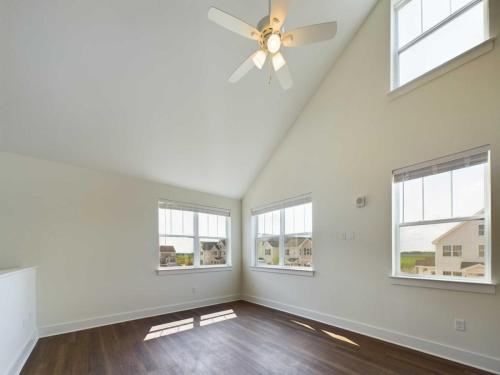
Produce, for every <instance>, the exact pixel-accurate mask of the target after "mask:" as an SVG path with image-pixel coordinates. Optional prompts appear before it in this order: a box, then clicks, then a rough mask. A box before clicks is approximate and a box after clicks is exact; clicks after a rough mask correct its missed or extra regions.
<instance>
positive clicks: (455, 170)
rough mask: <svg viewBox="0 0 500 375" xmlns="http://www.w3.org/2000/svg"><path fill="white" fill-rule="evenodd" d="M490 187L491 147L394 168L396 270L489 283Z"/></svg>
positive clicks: (426, 275) (428, 276)
mask: <svg viewBox="0 0 500 375" xmlns="http://www.w3.org/2000/svg"><path fill="white" fill-rule="evenodd" d="M489 191H490V185H489V148H487V147H481V148H478V149H474V150H471V151H467V152H464V153H460V154H455V155H451V156H448V157H444V158H442V159H439V160H433V161H430V162H427V163H422V164H419V165H415V166H412V167H408V168H402V169H399V170H396V171H394V172H393V223H394V229H393V236H394V242H393V243H394V255H393V260H394V262H393V274H394V275H395V276H399V275H411V276H419V277H424V278H439V277H441V278H442V277H443V276H447V277H461V278H473V279H485V280H486V281H490V277H491V273H490V269H491V265H490V240H489V230H488V228H489V225H490V224H489V212H490V199H489ZM478 249H480V250H482V251H479V254H481V253H482V256H481V255H479V256H478ZM434 275H435V276H434Z"/></svg>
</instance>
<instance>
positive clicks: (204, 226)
mask: <svg viewBox="0 0 500 375" xmlns="http://www.w3.org/2000/svg"><path fill="white" fill-rule="evenodd" d="M226 219H227V218H226V216H221V215H212V214H205V213H201V212H200V213H199V214H198V231H199V234H200V236H201V237H217V238H226Z"/></svg>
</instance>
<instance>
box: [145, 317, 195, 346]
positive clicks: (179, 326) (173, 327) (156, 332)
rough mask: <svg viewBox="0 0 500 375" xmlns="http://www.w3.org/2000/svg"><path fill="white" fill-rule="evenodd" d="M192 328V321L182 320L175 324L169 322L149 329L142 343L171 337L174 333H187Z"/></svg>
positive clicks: (191, 319) (190, 319)
mask: <svg viewBox="0 0 500 375" xmlns="http://www.w3.org/2000/svg"><path fill="white" fill-rule="evenodd" d="M193 328H194V319H193V318H189V319H182V320H176V321H175V322H169V323H165V324H160V325H157V326H153V327H151V329H150V330H149V333H148V334H147V335H146V337H144V341H148V340H152V339H157V338H159V337H162V336H168V335H172V334H174V333H178V332H183V331H187V330H189V329H193Z"/></svg>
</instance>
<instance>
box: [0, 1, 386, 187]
mask: <svg viewBox="0 0 500 375" xmlns="http://www.w3.org/2000/svg"><path fill="white" fill-rule="evenodd" d="M0 1H2V5H1V9H2V11H3V12H2V13H3V15H2V20H3V21H4V22H3V23H2V25H3V26H1V27H2V30H0V31H2V35H3V37H2V38H4V39H5V40H2V44H3V45H4V47H5V48H4V47H2V48H3V51H2V52H1V53H2V60H3V62H2V65H1V70H2V73H1V74H2V76H1V77H0V83H1V84H2V86H1V90H2V93H1V96H0V103H1V107H0V108H1V114H0V116H1V118H0V121H1V122H0V123H1V126H2V129H0V130H1V133H0V137H1V143H0V147H1V149H2V150H4V151H11V152H17V153H21V154H26V155H31V156H35V157H41V158H45V159H49V160H58V161H64V162H68V163H72V164H76V165H81V166H86V167H91V168H98V169H101V170H109V171H117V172H121V173H126V174H129V175H134V176H138V177H143V178H146V179H150V180H154V181H160V182H165V183H169V184H173V185H178V186H182V187H188V188H192V189H196V190H200V191H206V192H211V193H216V194H220V195H225V196H230V197H241V196H242V195H243V193H244V192H245V190H246V188H247V187H248V186H249V184H250V183H251V181H252V179H253V178H254V176H255V175H256V174H257V173H258V171H259V170H260V168H262V167H263V165H264V164H265V162H266V160H267V159H268V158H269V157H270V155H271V153H272V151H273V150H274V148H275V147H276V146H277V144H278V143H279V142H280V140H281V139H282V137H283V135H284V133H285V132H286V130H287V129H288V128H289V127H290V126H291V125H292V123H293V121H294V120H295V118H296V117H297V116H298V115H299V113H300V111H301V110H302V108H303V106H304V105H305V103H306V102H307V101H308V99H309V97H310V96H311V95H312V94H313V93H314V92H315V90H316V88H317V87H318V85H319V84H320V82H321V81H322V79H323V77H324V76H325V75H326V73H327V72H328V70H329V69H330V68H331V66H332V64H333V63H334V61H335V59H336V57H337V56H338V55H339V53H340V52H341V51H342V49H343V48H344V47H345V46H346V44H347V43H348V41H349V40H350V38H351V37H352V36H353V33H354V32H355V31H356V30H357V28H358V27H359V26H360V24H361V23H362V22H363V20H364V19H365V17H366V16H367V15H368V13H369V11H370V10H371V8H372V7H373V5H374V4H375V2H376V0H356V1H352V0H335V1H334V0H308V1H303V0H296V1H293V2H292V5H291V7H290V13H289V16H288V19H287V22H286V27H287V28H288V29H291V28H294V27H298V26H303V25H307V24H312V23H318V22H325V21H331V20H337V21H338V24H339V31H338V35H337V37H336V38H335V39H334V40H332V41H328V42H324V43H319V44H316V45H311V46H305V47H301V48H296V49H286V50H285V53H284V54H285V57H286V58H287V60H288V62H289V65H290V69H291V72H292V75H293V79H294V86H293V88H292V89H291V90H289V91H286V92H284V91H282V90H281V88H280V87H279V85H278V83H277V82H276V81H275V80H274V79H273V80H272V81H271V83H270V84H268V80H269V74H268V73H269V72H266V71H264V70H263V71H257V70H254V71H253V72H251V73H250V74H249V75H248V76H246V77H245V78H244V79H243V80H242V81H241V82H239V83H238V84H230V83H228V82H227V78H228V77H229V75H230V74H231V73H232V71H233V70H234V69H235V68H236V67H237V66H238V65H239V64H240V63H241V62H242V61H243V60H244V59H245V58H246V57H247V56H248V55H249V54H250V53H251V52H253V51H254V50H256V47H257V45H256V43H255V42H254V41H251V40H247V39H244V38H241V37H240V36H238V35H236V34H233V33H231V32H229V31H227V30H225V29H222V28H221V27H219V26H217V25H215V24H213V23H211V22H209V21H208V19H207V10H208V7H209V6H211V5H213V6H216V7H218V8H220V9H223V10H225V11H227V12H229V13H231V14H234V15H236V16H239V17H240V18H242V19H244V20H246V21H247V22H249V23H251V24H254V25H256V24H257V22H258V21H259V20H260V18H262V17H263V16H264V15H266V14H267V7H268V5H267V1H265V0H259V1H247V0H238V1H235V0H212V1H208V0H162V1H160V0H105V1H103V0H72V1H67V0H44V1H38V0H24V1H19V0H0ZM298 152H307V150H298Z"/></svg>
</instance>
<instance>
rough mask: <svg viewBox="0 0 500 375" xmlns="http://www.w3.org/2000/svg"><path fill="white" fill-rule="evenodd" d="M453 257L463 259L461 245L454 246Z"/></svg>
mask: <svg viewBox="0 0 500 375" xmlns="http://www.w3.org/2000/svg"><path fill="white" fill-rule="evenodd" d="M453 256H454V257H461V256H462V246H461V245H456V246H453Z"/></svg>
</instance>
